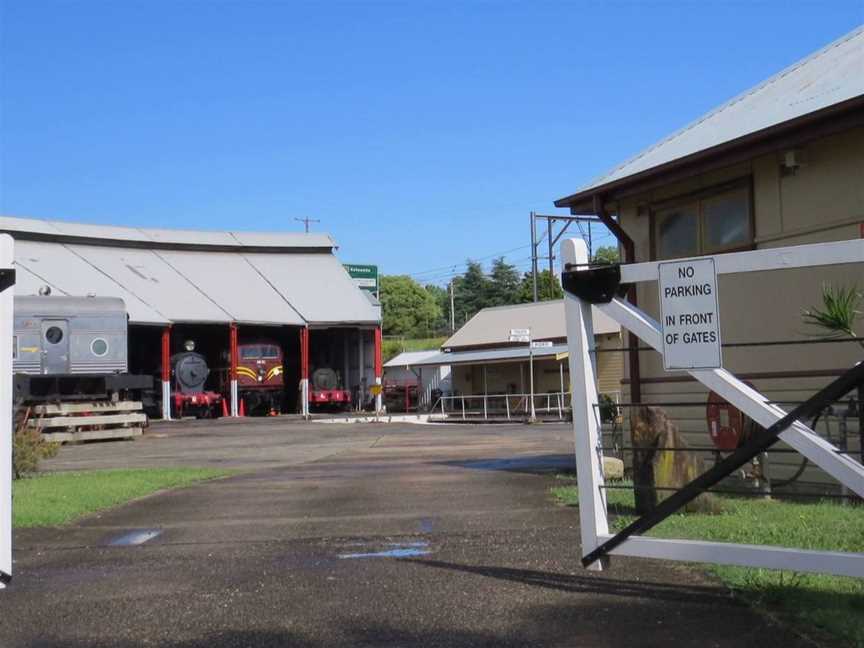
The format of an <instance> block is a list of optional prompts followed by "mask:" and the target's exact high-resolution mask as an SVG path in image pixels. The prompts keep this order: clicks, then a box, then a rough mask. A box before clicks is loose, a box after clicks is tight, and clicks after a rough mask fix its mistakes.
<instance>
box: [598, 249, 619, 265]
mask: <svg viewBox="0 0 864 648" xmlns="http://www.w3.org/2000/svg"><path fill="white" fill-rule="evenodd" d="M620 259H621V256H620V255H619V254H618V248H617V247H613V246H611V245H604V246H602V247H599V248H597V252H595V253H594V259H593V261H594V263H618V262H619V261H620Z"/></svg>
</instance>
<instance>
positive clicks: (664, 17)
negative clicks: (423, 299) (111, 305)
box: [0, 0, 864, 281]
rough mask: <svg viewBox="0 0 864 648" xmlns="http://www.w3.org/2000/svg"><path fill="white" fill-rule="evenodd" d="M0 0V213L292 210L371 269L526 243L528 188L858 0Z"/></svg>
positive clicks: (651, 122)
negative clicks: (427, 0) (312, 221)
mask: <svg viewBox="0 0 864 648" xmlns="http://www.w3.org/2000/svg"><path fill="white" fill-rule="evenodd" d="M0 7H2V14H0V21H2V38H3V41H2V52H0V53H2V56H0V64H2V122H0V135H2V168H0V192H2V193H0V211H2V213H4V214H6V215H19V216H35V217H43V218H55V219H60V220H75V221H84V222H95V223H111V224H119V225H135V226H160V227H189V228H216V229H229V228H234V229H251V230H298V229H300V228H301V227H302V225H301V224H300V223H297V222H295V221H294V218H295V217H303V216H308V217H311V218H316V219H320V220H321V223H320V224H316V225H314V227H315V229H318V230H325V231H328V232H330V233H332V234H333V235H334V237H335V238H336V239H337V241H338V242H339V244H340V246H341V250H340V257H341V258H342V259H343V260H344V261H354V262H377V263H379V264H380V265H381V267H382V270H383V271H384V272H387V273H416V272H421V271H424V270H428V269H430V268H438V267H442V266H448V265H450V264H460V263H462V262H463V261H464V259H465V258H466V257H472V258H478V257H488V256H489V255H491V254H492V253H495V252H499V251H503V250H510V249H512V248H517V247H519V246H527V242H528V241H527V238H528V220H527V218H528V212H529V211H530V210H532V209H534V210H538V211H541V212H545V213H552V212H553V208H552V201H553V200H554V199H556V198H559V197H561V196H563V195H566V194H568V193H571V192H572V191H574V190H575V189H577V188H578V187H579V185H580V184H582V183H584V182H586V181H588V180H590V179H591V178H592V177H594V176H596V175H598V174H599V173H601V172H603V171H605V170H606V169H607V167H610V166H612V165H614V164H616V163H618V162H619V161H621V160H622V159H624V158H626V157H629V156H630V155H632V154H634V153H636V152H637V151H638V150H639V149H641V148H643V147H645V146H647V145H650V144H651V143H653V142H654V141H656V140H657V139H659V138H660V137H662V136H664V135H666V134H667V133H669V132H670V131H672V130H674V129H676V128H678V127H680V126H683V125H684V124H685V123H687V122H689V121H690V120H692V119H694V118H696V117H698V116H699V115H700V114H702V113H704V112H706V111H707V110H709V109H711V108H712V107H714V106H716V105H717V104H719V103H720V102H722V101H724V100H725V99H728V98H729V97H731V96H733V95H735V94H737V93H739V92H740V91H742V90H744V89H746V88H747V87H749V86H751V85H753V84H755V83H757V82H759V81H761V80H762V79H764V78H765V77H767V76H769V75H771V74H773V73H774V72H776V71H778V70H780V69H781V68H783V67H785V66H787V65H789V64H791V63H793V62H795V61H796V60H798V59H800V58H802V57H804V56H806V55H807V54H808V53H810V52H811V51H813V50H815V49H817V48H819V47H821V46H823V45H825V44H826V43H828V42H830V41H832V40H834V39H835V38H837V37H839V36H841V35H843V34H844V33H846V32H848V31H850V30H852V29H853V28H854V27H855V26H856V25H858V24H860V23H862V22H864V2H862V0H851V1H849V0H835V1H833V2H801V1H798V2H707V1H699V2H683V3H667V2H626V3H605V2H567V3H548V2H525V3H512V2H483V3H480V2H471V3H465V2H444V1H440V2H435V3H421V2H414V1H412V2H407V1H406V2H398V3H397V2H392V3H368V2H350V3H332V2H331V3H325V2H320V3H319V2H315V3H313V2H308V3H294V2H239V1H238V2H217V1H196V2H191V1H188V2H184V1H181V0H172V1H168V2H162V1H158V0H146V1H144V2H127V1H125V0H123V1H116V0H111V1H105V2H92V1H90V2H88V1H85V0H79V1H76V2H50V1H45V0H28V1H26V2H25V1H22V0H16V1H14V2H11V1H9V0H3V1H2V3H0ZM527 254H528V251H527V247H526V248H523V249H521V250H515V251H513V252H512V253H510V254H509V255H508V258H510V259H512V260H513V261H516V262H518V264H519V265H520V267H523V268H524V267H525V266H527V263H526V262H525V261H524V258H525V257H526V256H527ZM446 273H447V271H446V270H445V271H443V272H441V271H439V272H433V273H428V274H426V275H423V277H424V278H429V279H433V280H436V281H441V280H442V279H444V277H442V275H443V274H446Z"/></svg>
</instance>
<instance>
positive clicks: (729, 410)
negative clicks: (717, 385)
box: [705, 391, 744, 450]
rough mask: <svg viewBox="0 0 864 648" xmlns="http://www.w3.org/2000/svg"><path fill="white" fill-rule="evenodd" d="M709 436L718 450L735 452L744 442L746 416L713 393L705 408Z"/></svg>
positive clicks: (709, 395)
mask: <svg viewBox="0 0 864 648" xmlns="http://www.w3.org/2000/svg"><path fill="white" fill-rule="evenodd" d="M705 417H706V418H707V420H708V434H709V436H710V437H711V442H712V443H713V444H714V447H716V448H717V449H718V450H735V449H736V448H737V447H738V446H739V445H740V444H741V442H742V441H743V440H744V414H743V413H742V412H741V410H739V409H738V408H737V407H735V406H734V405H731V404H730V403H728V402H727V401H726V400H725V399H723V398H722V397H721V396H720V395H718V394H716V393H714V392H713V391H712V392H710V393H709V394H708V404H707V406H706V408H705Z"/></svg>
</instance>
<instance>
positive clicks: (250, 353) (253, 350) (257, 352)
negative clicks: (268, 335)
mask: <svg viewBox="0 0 864 648" xmlns="http://www.w3.org/2000/svg"><path fill="white" fill-rule="evenodd" d="M260 357H261V347H258V346H243V347H240V358H241V359H243V360H255V359H256V358H260Z"/></svg>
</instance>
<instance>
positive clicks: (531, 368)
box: [528, 328, 537, 423]
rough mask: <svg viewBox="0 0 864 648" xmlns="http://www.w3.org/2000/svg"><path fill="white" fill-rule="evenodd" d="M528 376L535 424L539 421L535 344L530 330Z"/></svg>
mask: <svg viewBox="0 0 864 648" xmlns="http://www.w3.org/2000/svg"><path fill="white" fill-rule="evenodd" d="M528 376H529V380H530V388H529V389H530V392H531V393H530V395H529V398H530V399H531V414H530V419H529V420H530V421H531V423H534V422H535V421H536V420H537V412H536V410H535V409H534V342H533V340H532V338H531V329H530V328H529V329H528Z"/></svg>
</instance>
